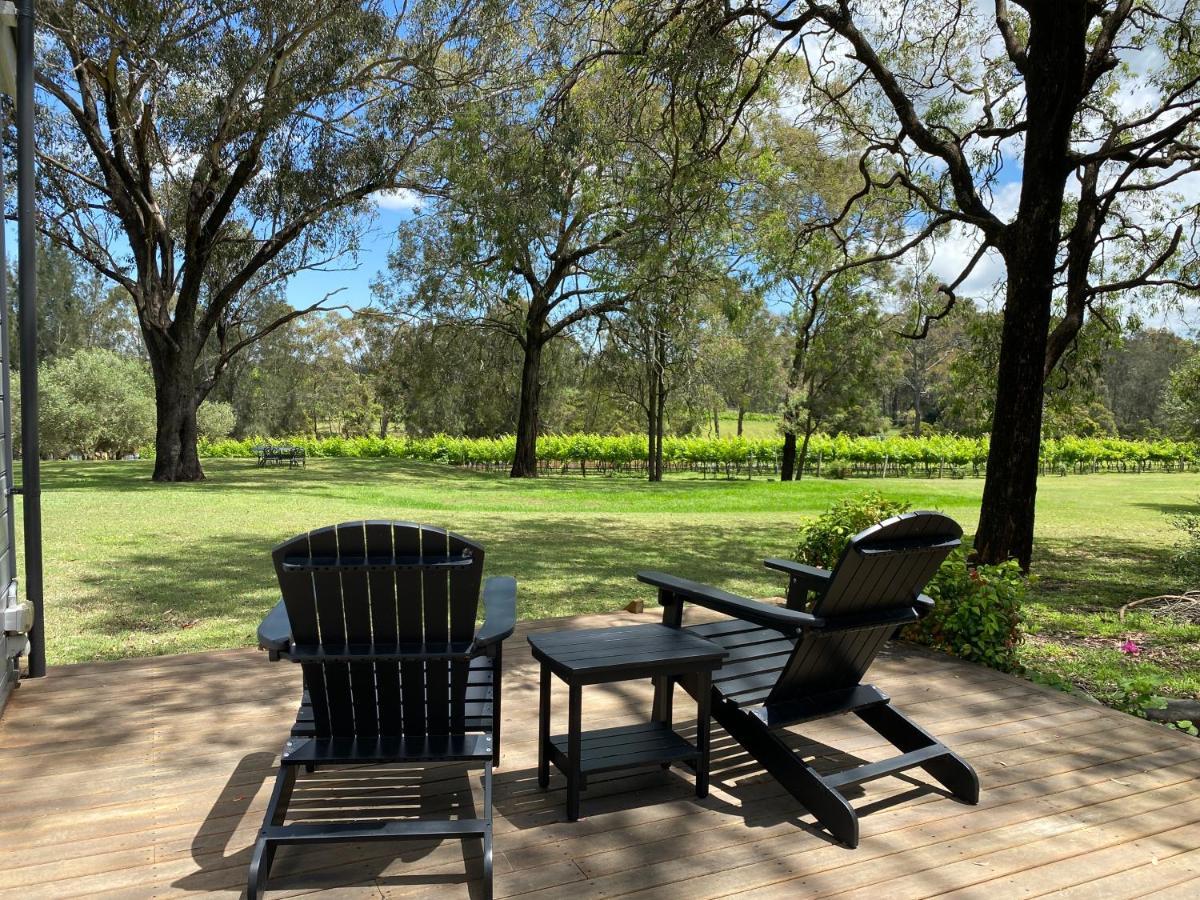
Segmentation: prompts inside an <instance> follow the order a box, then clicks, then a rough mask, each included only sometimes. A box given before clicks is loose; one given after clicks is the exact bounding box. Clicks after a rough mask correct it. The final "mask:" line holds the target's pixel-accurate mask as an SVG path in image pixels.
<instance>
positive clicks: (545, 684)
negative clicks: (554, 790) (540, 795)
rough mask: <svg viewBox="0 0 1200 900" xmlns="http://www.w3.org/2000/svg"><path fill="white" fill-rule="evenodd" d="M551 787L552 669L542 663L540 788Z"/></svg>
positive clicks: (539, 700) (539, 748)
mask: <svg viewBox="0 0 1200 900" xmlns="http://www.w3.org/2000/svg"><path fill="white" fill-rule="evenodd" d="M549 786H550V667H549V666H548V665H546V664H545V663H542V676H541V688H540V691H539V693H538V787H540V788H543V789H545V788H548V787H549Z"/></svg>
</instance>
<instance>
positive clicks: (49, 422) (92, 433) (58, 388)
mask: <svg viewBox="0 0 1200 900" xmlns="http://www.w3.org/2000/svg"><path fill="white" fill-rule="evenodd" d="M38 377H39V378H40V380H41V387H42V390H41V409H40V412H41V415H40V418H39V424H40V426H41V442H42V449H43V451H44V452H45V453H47V454H48V455H50V456H67V455H69V454H72V453H78V454H81V455H83V456H109V457H116V456H123V455H125V454H127V453H132V452H133V451H134V450H136V449H137V448H138V447H140V446H141V445H142V444H145V443H146V442H148V441H149V440H151V439H152V438H153V437H154V399H153V397H154V386H153V383H152V382H151V380H150V373H149V372H147V371H146V368H145V366H144V365H143V364H142V363H140V362H138V361H137V360H133V359H129V358H128V357H124V356H120V355H119V354H117V353H114V352H112V351H111V350H80V351H79V352H78V353H75V354H73V355H71V356H68V357H64V358H62V359H58V360H55V361H54V362H51V363H49V364H45V365H43V366H42V367H41V368H40V369H39V376H38Z"/></svg>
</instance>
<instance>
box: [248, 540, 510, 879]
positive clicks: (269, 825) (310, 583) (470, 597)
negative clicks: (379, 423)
mask: <svg viewBox="0 0 1200 900" xmlns="http://www.w3.org/2000/svg"><path fill="white" fill-rule="evenodd" d="M272 556H273V558H274V561H275V571H276V573H277V574H278V576H279V586H280V589H281V592H282V594H283V598H282V600H280V602H279V603H278V604H277V605H276V607H275V608H274V609H273V610H272V611H271V612H270V613H269V614H268V615H267V617H266V619H264V620H263V623H262V625H261V626H260V627H259V630H258V638H259V643H260V645H261V646H262V647H263V648H264V649H266V650H268V651H269V653H270V657H271V659H273V660H275V659H287V660H291V661H292V662H297V663H299V664H300V666H301V668H302V669H303V675H304V696H303V699H302V701H301V705H300V712H299V714H298V716H297V717H296V724H295V727H294V728H293V729H292V736H291V738H290V739H289V740H288V742H287V744H286V745H285V746H284V750H283V754H282V756H281V759H280V766H279V774H278V776H277V777H276V780H275V788H274V790H273V792H272V794H271V799H270V802H269V805H268V806H267V812H266V817H265V819H264V821H263V828H262V831H261V832H260V834H259V837H258V841H257V842H256V843H255V845H254V852H253V855H252V858H251V862H250V875H249V885H248V894H249V897H250V898H252V900H253V898H257V897H259V896H261V894H262V891H263V890H264V889H265V887H266V883H267V878H268V875H269V872H270V868H271V862H272V859H273V857H274V855H275V849H276V847H277V846H278V845H280V844H317V843H325V842H332V841H374V840H393V839H404V838H409V839H422V840H424V839H436V838H457V839H463V840H465V839H472V838H480V839H482V842H483V871H484V876H485V883H486V890H485V894H486V896H488V897H490V896H491V881H492V767H493V765H497V764H499V756H500V669H501V646H502V642H503V641H504V639H505V638H507V637H508V636H509V635H510V634H512V631H513V628H514V626H515V620H516V596H517V583H516V581H515V580H514V579H512V578H489V579H488V580H487V582H486V584H484V585H483V606H484V613H485V619H484V623H483V625H482V626H481V627H480V628H479V629H478V630H476V627H475V616H476V612H477V610H478V606H479V599H480V582H481V580H482V575H483V558H484V552H483V548H482V547H480V546H479V545H478V544H475V543H472V542H471V541H469V540H466V539H465V538H462V537H460V536H459V535H457V534H453V533H452V532H447V531H444V530H443V529H440V528H431V527H429V526H425V525H414V524H412V523H409V522H348V523H345V524H342V525H337V526H331V527H328V528H321V529H318V530H316V531H312V532H309V533H308V534H302V535H300V536H298V537H295V538H293V539H292V540H290V541H287V542H285V543H283V544H280V545H279V546H278V547H276V548H275V549H274V551H272ZM433 762H438V763H440V762H463V763H466V764H468V766H472V767H474V766H479V767H482V768H483V815H482V816H481V817H480V818H476V819H450V820H442V821H432V820H428V819H405V820H398V821H378V820H374V819H371V820H367V819H360V820H357V821H344V822H336V823H322V824H310V823H296V824H285V820H286V818H287V808H288V802H289V800H290V799H291V795H292V789H293V786H294V785H295V783H296V777H297V774H298V770H299V768H300V767H304V768H305V769H306V770H307V771H309V772H312V771H314V770H315V769H316V768H317V767H340V766H348V765H360V764H364V763H380V764H383V763H433Z"/></svg>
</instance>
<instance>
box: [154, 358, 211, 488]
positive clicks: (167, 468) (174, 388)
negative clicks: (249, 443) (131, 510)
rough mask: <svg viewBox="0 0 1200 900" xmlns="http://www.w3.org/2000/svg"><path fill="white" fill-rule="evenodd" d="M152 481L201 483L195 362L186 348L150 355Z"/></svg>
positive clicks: (202, 472) (202, 478)
mask: <svg viewBox="0 0 1200 900" xmlns="http://www.w3.org/2000/svg"><path fill="white" fill-rule="evenodd" d="M151 360H152V366H151V368H152V370H153V372H154V403H155V411H156V417H157V428H156V430H155V435H154V480H155V481H203V480H204V470H203V469H202V468H201V467H200V455H199V453H198V452H197V450H196V440H197V437H198V436H199V432H198V431H197V428H196V407H197V406H198V405H199V400H198V399H197V395H196V359H195V355H194V354H191V353H189V352H188V350H187V348H186V347H184V348H180V349H178V350H176V349H173V348H171V349H159V350H158V352H157V353H154V354H152V356H151Z"/></svg>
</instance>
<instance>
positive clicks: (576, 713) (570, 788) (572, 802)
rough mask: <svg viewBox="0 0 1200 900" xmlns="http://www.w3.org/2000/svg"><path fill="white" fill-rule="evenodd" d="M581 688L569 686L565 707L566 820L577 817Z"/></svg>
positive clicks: (572, 820) (575, 685)
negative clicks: (567, 701) (566, 705)
mask: <svg viewBox="0 0 1200 900" xmlns="http://www.w3.org/2000/svg"><path fill="white" fill-rule="evenodd" d="M582 707H583V688H581V687H580V686H579V685H577V684H572V685H571V686H570V700H569V705H568V707H567V757H568V759H567V821H568V822H575V821H577V820H578V819H579V776H580V774H581V773H580V771H579V769H580V766H581V765H582V762H583V761H582V759H581V758H580V745H581V743H582V742H581V739H580V732H581V726H582V719H583V715H582V713H583V709H582Z"/></svg>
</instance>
